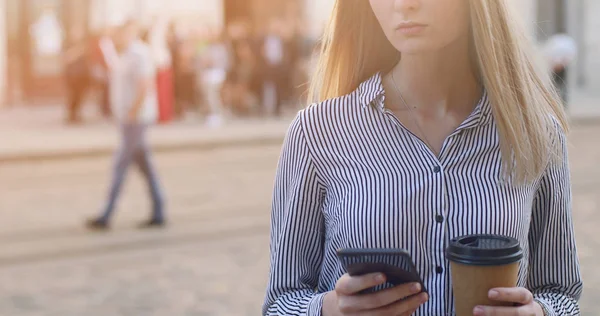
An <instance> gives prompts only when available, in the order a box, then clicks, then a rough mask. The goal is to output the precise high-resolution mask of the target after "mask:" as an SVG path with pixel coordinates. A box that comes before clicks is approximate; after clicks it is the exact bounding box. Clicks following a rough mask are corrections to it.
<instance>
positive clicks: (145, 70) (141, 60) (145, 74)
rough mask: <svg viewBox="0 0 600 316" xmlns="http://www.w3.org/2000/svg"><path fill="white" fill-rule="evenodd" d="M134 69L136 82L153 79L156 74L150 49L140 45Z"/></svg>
mask: <svg viewBox="0 0 600 316" xmlns="http://www.w3.org/2000/svg"><path fill="white" fill-rule="evenodd" d="M134 67H135V69H134V73H135V77H136V80H147V79H152V78H153V76H154V73H155V65H154V58H153V56H152V51H151V50H150V47H148V46H145V45H144V46H141V45H140V47H139V48H138V49H137V51H136V58H135V66H134Z"/></svg>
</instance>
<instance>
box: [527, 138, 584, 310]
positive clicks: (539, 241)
mask: <svg viewBox="0 0 600 316" xmlns="http://www.w3.org/2000/svg"><path fill="white" fill-rule="evenodd" d="M560 142H561V145H562V151H563V157H562V160H561V161H560V162H559V163H552V164H550V166H549V167H548V169H547V170H546V172H545V174H544V176H543V177H542V179H541V182H540V185H539V189H538V192H537V195H536V197H535V199H534V202H533V203H534V204H533V213H532V222H531V228H530V232H529V244H530V251H531V253H530V258H529V260H530V273H529V278H528V284H529V288H530V290H531V291H532V293H533V295H534V298H535V299H536V301H537V302H539V303H540V304H541V305H543V307H545V308H546V309H547V311H548V313H549V315H556V316H558V315H570V316H574V315H580V311H579V305H578V300H579V298H580V296H581V293H582V289H583V283H582V280H581V275H580V268H579V260H578V257H577V250H576V245H575V234H574V229H573V218H572V214H571V181H570V172H569V163H568V155H567V141H566V136H565V135H564V133H560Z"/></svg>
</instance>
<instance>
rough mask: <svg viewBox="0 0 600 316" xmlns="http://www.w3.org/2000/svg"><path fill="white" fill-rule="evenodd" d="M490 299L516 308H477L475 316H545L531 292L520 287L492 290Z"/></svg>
mask: <svg viewBox="0 0 600 316" xmlns="http://www.w3.org/2000/svg"><path fill="white" fill-rule="evenodd" d="M488 297H489V298H490V299H491V300H493V301H498V302H506V303H513V304H514V305H515V306H514V307H513V306H510V307H504V306H503V307H496V306H477V307H475V310H474V311H473V315H474V316H521V315H522V316H544V310H543V309H542V307H541V306H540V304H538V303H537V302H536V301H534V300H533V294H531V292H529V290H527V289H525V288H520V287H514V288H496V289H491V290H490V292H489V293H488Z"/></svg>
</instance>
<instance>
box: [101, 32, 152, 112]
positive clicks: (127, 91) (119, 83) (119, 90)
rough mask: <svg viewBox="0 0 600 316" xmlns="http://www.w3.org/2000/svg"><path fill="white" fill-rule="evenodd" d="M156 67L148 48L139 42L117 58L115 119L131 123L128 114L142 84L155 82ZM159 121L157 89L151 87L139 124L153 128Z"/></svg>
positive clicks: (114, 70)
mask: <svg viewBox="0 0 600 316" xmlns="http://www.w3.org/2000/svg"><path fill="white" fill-rule="evenodd" d="M155 76H156V66H155V63H154V61H153V58H152V52H151V50H150V48H149V47H148V45H146V44H145V43H144V42H142V41H140V40H136V41H134V42H133V43H131V44H130V45H129V47H128V48H127V49H126V50H125V51H124V52H123V53H121V54H120V55H118V56H117V58H115V60H114V64H113V65H112V69H111V72H110V97H111V98H110V101H111V107H112V109H113V113H114V115H115V118H116V119H117V120H118V121H119V122H125V121H127V120H128V114H129V111H130V110H131V108H132V107H133V105H134V103H135V101H136V98H137V96H138V93H139V92H138V89H139V83H140V81H141V80H148V79H150V80H153V78H155ZM157 117H158V100H157V94H156V85H150V87H149V88H148V92H147V93H146V96H145V98H144V101H143V104H142V106H141V108H140V110H139V113H138V118H137V119H138V122H139V123H143V124H152V123H154V122H156V119H157Z"/></svg>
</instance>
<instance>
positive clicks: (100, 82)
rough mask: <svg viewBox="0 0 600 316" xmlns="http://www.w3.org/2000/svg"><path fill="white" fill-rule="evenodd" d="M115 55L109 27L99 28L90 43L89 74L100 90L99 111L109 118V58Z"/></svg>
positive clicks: (110, 115)
mask: <svg viewBox="0 0 600 316" xmlns="http://www.w3.org/2000/svg"><path fill="white" fill-rule="evenodd" d="M114 55H115V52H114V45H113V43H112V38H111V30H110V29H109V28H106V29H103V30H100V31H99V33H98V34H97V35H96V36H95V37H94V39H93V40H92V43H91V53H90V59H91V65H90V74H91V79H92V82H93V84H94V86H95V87H96V88H97V89H98V90H99V92H100V100H99V106H100V112H101V113H102V115H103V116H104V117H105V118H111V117H112V112H111V109H110V94H109V91H108V78H109V72H110V59H111V58H113V56H114Z"/></svg>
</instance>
